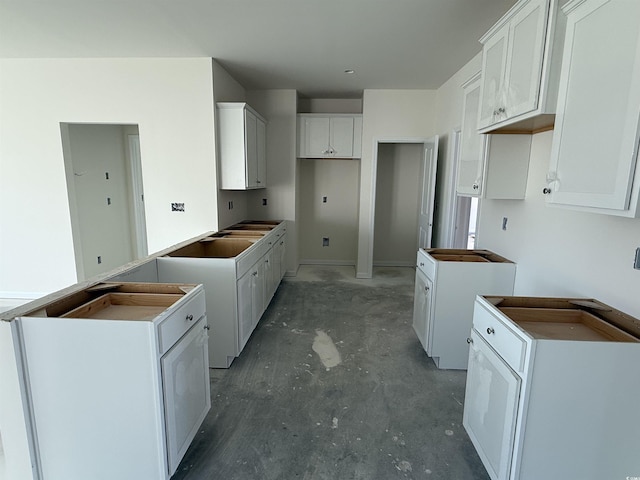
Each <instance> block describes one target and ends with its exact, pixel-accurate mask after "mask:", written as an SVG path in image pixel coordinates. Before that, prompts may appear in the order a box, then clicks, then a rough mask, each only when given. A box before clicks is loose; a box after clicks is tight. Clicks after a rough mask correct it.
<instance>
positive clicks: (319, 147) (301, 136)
mask: <svg viewBox="0 0 640 480" xmlns="http://www.w3.org/2000/svg"><path fill="white" fill-rule="evenodd" d="M361 152H362V115H350V114H340V115H339V114H312V113H309V114H299V115H298V158H330V157H335V158H360V156H361Z"/></svg>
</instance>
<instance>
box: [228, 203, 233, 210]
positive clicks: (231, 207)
mask: <svg viewBox="0 0 640 480" xmlns="http://www.w3.org/2000/svg"><path fill="white" fill-rule="evenodd" d="M229 210H233V202H229Z"/></svg>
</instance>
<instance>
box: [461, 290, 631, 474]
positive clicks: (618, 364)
mask: <svg viewBox="0 0 640 480" xmlns="http://www.w3.org/2000/svg"><path fill="white" fill-rule="evenodd" d="M469 342H470V355H469V367H468V372H467V385H466V392H465V403H464V415H463V425H464V427H465V429H466V430H467V432H468V434H469V437H470V438H471V441H472V443H473V444H474V446H475V448H476V450H477V452H478V454H479V456H480V458H481V459H482V462H483V463H484V466H485V468H486V469H487V472H488V473H489V476H490V477H491V478H492V480H540V479H545V480H565V479H569V478H570V479H581V480H603V479H617V478H620V479H628V478H634V477H636V476H638V475H639V473H640V456H638V452H639V451H640V435H638V432H639V431H640V418H639V417H638V415H637V399H638V398H640V376H639V375H638V372H637V366H638V365H639V364H640V320H638V319H635V318H632V317H630V316H628V315H625V314H624V313H622V312H620V311H617V310H615V309H614V308H611V307H609V306H607V305H605V304H603V303H600V302H598V301H596V300H592V299H567V298H535V297H508V296H505V297H480V296H479V297H477V299H476V302H475V309H474V315H473V330H472V332H471V335H470V338H469Z"/></svg>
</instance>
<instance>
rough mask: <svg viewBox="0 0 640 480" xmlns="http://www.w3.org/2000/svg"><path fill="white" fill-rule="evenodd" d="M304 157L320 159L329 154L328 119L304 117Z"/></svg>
mask: <svg viewBox="0 0 640 480" xmlns="http://www.w3.org/2000/svg"><path fill="white" fill-rule="evenodd" d="M303 122H304V144H303V153H304V155H303V156H305V157H314V156H315V157H321V156H327V155H328V154H329V131H330V118H329V117H304V120H303Z"/></svg>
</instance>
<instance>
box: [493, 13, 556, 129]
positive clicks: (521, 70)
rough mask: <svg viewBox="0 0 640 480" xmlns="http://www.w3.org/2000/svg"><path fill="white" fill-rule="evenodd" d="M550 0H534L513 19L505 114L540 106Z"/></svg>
mask: <svg viewBox="0 0 640 480" xmlns="http://www.w3.org/2000/svg"><path fill="white" fill-rule="evenodd" d="M546 3H547V0H544V1H532V2H531V3H529V4H527V5H526V6H525V7H523V9H522V10H520V11H519V12H518V13H517V14H516V15H515V16H514V17H513V19H512V20H511V22H510V31H509V39H510V41H509V51H508V53H507V58H508V60H507V63H506V68H507V70H506V74H505V78H506V81H505V87H506V99H505V100H506V105H505V110H506V112H504V113H505V114H504V115H503V116H502V117H501V119H503V118H513V117H517V116H518V115H522V114H523V113H526V112H530V111H531V110H535V109H536V108H537V106H538V93H539V91H540V78H541V72H542V54H543V52H544V41H545V33H546V28H545V25H546V21H547V8H546Z"/></svg>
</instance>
